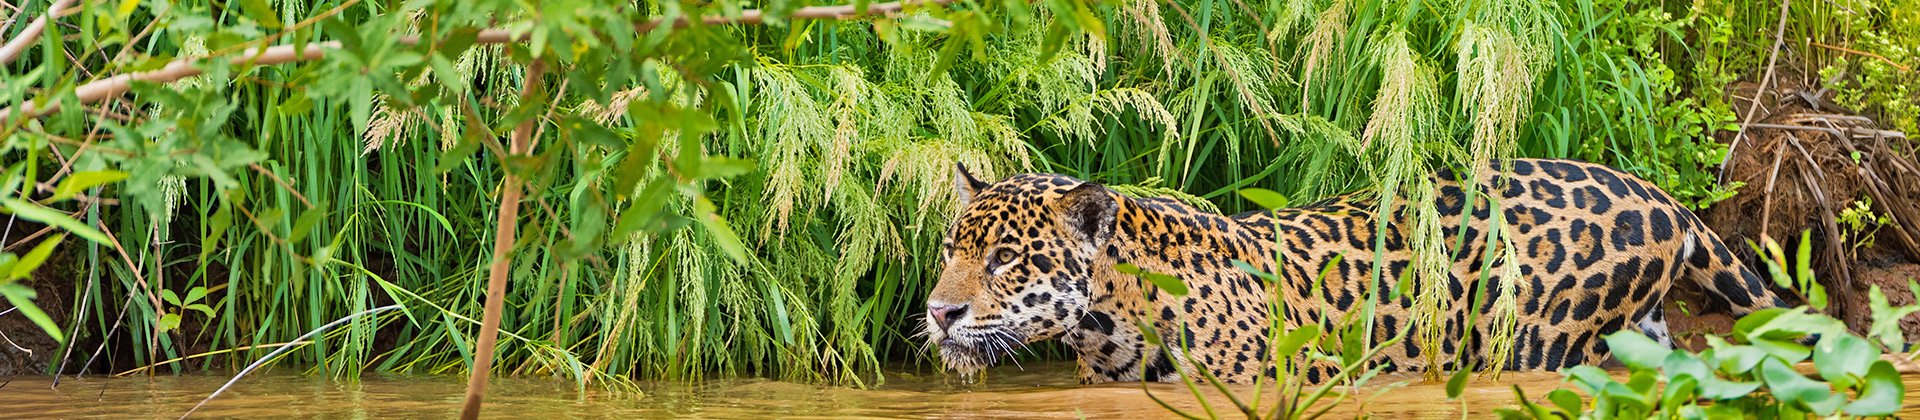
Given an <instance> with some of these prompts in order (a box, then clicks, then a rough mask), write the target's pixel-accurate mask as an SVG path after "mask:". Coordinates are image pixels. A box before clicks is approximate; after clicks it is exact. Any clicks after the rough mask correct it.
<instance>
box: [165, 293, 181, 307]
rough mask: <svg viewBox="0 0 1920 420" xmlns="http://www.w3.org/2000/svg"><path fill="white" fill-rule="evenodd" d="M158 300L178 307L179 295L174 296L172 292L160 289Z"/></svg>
mask: <svg viewBox="0 0 1920 420" xmlns="http://www.w3.org/2000/svg"><path fill="white" fill-rule="evenodd" d="M160 300H163V301H166V302H167V304H170V305H173V306H180V295H176V294H174V293H173V291H172V290H166V289H160Z"/></svg>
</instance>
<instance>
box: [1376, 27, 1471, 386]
mask: <svg viewBox="0 0 1920 420" xmlns="http://www.w3.org/2000/svg"><path fill="white" fill-rule="evenodd" d="M1407 36H1408V35H1407V33H1406V32H1405V30H1404V29H1394V30H1390V31H1387V32H1383V33H1381V34H1380V35H1378V38H1376V39H1374V40H1373V41H1374V42H1373V43H1372V47H1371V48H1370V50H1369V51H1368V55H1369V56H1370V57H1372V59H1373V60H1374V62H1375V63H1376V65H1377V66H1378V67H1379V69H1380V78H1381V81H1380V90H1379V92H1378V93H1376V96H1375V97H1374V111H1373V116H1372V118H1370V119H1369V120H1368V121H1367V128H1366V130H1365V132H1364V133H1363V134H1362V136H1361V138H1362V141H1361V144H1362V147H1363V148H1366V149H1367V150H1372V151H1374V152H1373V153H1374V154H1375V155H1376V159H1377V161H1378V162H1379V166H1380V168H1381V170H1380V171H1379V172H1378V174H1379V175H1378V176H1377V178H1376V185H1379V186H1380V189H1379V192H1380V203H1379V210H1377V214H1381V215H1391V214H1395V213H1394V212H1395V211H1404V213H1401V214H1403V215H1404V216H1403V217H1402V218H1400V219H1401V220H1402V221H1401V223H1404V224H1406V227H1405V228H1404V229H1406V231H1407V232H1408V233H1407V239H1408V250H1409V251H1410V252H1411V253H1412V256H1411V257H1412V260H1413V263H1412V264H1413V267H1412V269H1413V276H1414V280H1415V283H1417V284H1421V285H1422V287H1421V290H1419V291H1418V295H1417V296H1416V297H1415V299H1414V307H1413V308H1412V312H1413V320H1412V322H1414V323H1415V324H1416V326H1415V330H1416V332H1417V334H1416V338H1417V339H1418V340H1419V342H1420V344H1421V345H1422V346H1424V347H1425V348H1430V349H1439V348H1442V346H1441V343H1442V342H1443V334H1445V330H1446V329H1445V328H1444V323H1445V322H1446V320H1447V317H1446V313H1447V312H1446V311H1447V309H1448V306H1449V305H1450V303H1451V302H1448V301H1447V299H1448V291H1447V280H1448V277H1447V270H1448V268H1449V267H1448V266H1449V264H1450V263H1451V261H1450V260H1451V258H1448V257H1449V255H1448V254H1447V252H1446V244H1445V243H1444V239H1443V238H1442V237H1441V236H1442V235H1441V229H1440V223H1442V221H1441V220H1440V216H1439V211H1438V210H1437V209H1435V208H1434V207H1433V198H1434V191H1433V189H1434V186H1433V179H1432V178H1431V177H1429V175H1430V174H1432V173H1433V171H1432V170H1431V168H1429V167H1428V166H1427V162H1426V156H1425V155H1424V154H1423V153H1421V150H1422V149H1423V148H1424V147H1423V144H1424V143H1426V142H1430V141H1432V140H1434V139H1435V138H1438V137H1439V136H1440V135H1441V134H1440V133H1436V130H1434V128H1433V127H1434V126H1436V125H1438V124H1439V122H1440V120H1441V118H1443V117H1442V114H1441V111H1440V105H1439V92H1438V87H1437V82H1436V81H1435V78H1434V74H1433V69H1432V68H1431V67H1428V66H1426V65H1424V64H1422V63H1420V61H1419V60H1420V56H1419V55H1417V54H1416V53H1415V52H1414V51H1413V49H1412V47H1410V46H1409V45H1408V44H1407ZM1400 197H1404V198H1405V199H1406V204H1405V207H1404V209H1403V208H1402V207H1401V206H1400V205H1399V204H1398V203H1396V198H1400ZM1381 220H1382V223H1386V220H1387V218H1384V217H1383V218H1382V219H1381ZM1376 265H1377V264H1376ZM1439 353H1441V352H1438V351H1432V352H1424V356H1425V357H1427V360H1428V366H1440V363H1437V360H1438V358H1439ZM1427 374H1428V375H1429V376H1430V377H1433V378H1438V375H1439V372H1438V371H1437V370H1431V369H1430V370H1428V372H1427Z"/></svg>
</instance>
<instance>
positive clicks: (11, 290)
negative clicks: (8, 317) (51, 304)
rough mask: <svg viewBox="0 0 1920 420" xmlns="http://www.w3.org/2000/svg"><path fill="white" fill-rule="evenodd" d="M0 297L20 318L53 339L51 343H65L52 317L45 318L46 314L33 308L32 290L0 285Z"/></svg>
mask: <svg viewBox="0 0 1920 420" xmlns="http://www.w3.org/2000/svg"><path fill="white" fill-rule="evenodd" d="M0 296H5V297H6V298H7V302H8V303H12V304H13V307H14V308H17V309H18V310H19V312H20V315H21V316H25V317H27V319H28V320H31V321H33V324H34V325H38V326H40V330H41V331H45V332H46V333H47V336H49V337H53V341H57V342H60V343H66V342H67V336H66V335H65V334H61V333H60V326H59V325H56V324H54V323H53V317H49V316H47V313H46V312H41V311H40V307H38V306H33V297H34V292H33V288H30V287H27V285H25V284H20V283H7V284H0Z"/></svg>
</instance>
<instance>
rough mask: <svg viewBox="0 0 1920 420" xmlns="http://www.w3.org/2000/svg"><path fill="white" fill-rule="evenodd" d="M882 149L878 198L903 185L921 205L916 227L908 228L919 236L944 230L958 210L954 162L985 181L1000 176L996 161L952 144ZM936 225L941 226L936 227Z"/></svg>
mask: <svg viewBox="0 0 1920 420" xmlns="http://www.w3.org/2000/svg"><path fill="white" fill-rule="evenodd" d="M879 147H882V148H883V150H882V151H881V152H880V153H882V156H883V157H884V160H883V161H882V162H881V164H880V173H879V176H878V178H876V181H875V183H874V188H875V191H876V195H885V194H887V193H888V190H889V186H890V185H893V184H903V185H904V186H903V187H902V188H904V189H905V190H904V191H905V192H906V193H907V194H909V195H908V198H909V199H910V200H912V199H917V201H918V202H919V203H920V204H919V205H918V206H917V209H916V210H915V211H914V212H913V216H912V220H913V223H911V224H910V225H909V226H908V227H909V228H910V229H912V230H913V231H914V232H915V233H916V234H918V233H919V232H926V231H931V232H940V231H942V230H944V229H945V228H946V222H947V220H946V219H947V217H948V215H951V214H953V212H954V211H955V210H956V207H958V204H959V197H958V196H956V195H954V192H953V167H954V163H955V162H958V163H964V164H966V165H967V168H970V169H972V170H974V171H977V172H975V173H974V175H975V176H978V177H981V178H982V179H999V177H1000V176H1001V175H1000V172H999V171H998V170H996V169H994V168H996V167H997V165H994V159H993V158H991V157H990V156H988V155H987V154H986V153H984V152H981V151H980V150H978V149H975V148H971V147H966V146H964V145H961V144H958V143H955V142H953V141H950V140H943V139H920V140H918V141H911V140H909V141H893V142H886V143H883V144H880V145H879ZM908 202H914V201H908ZM936 224H937V225H938V226H934V225H936ZM929 228H931V230H929Z"/></svg>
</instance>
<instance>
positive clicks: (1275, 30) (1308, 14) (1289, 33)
mask: <svg viewBox="0 0 1920 420" xmlns="http://www.w3.org/2000/svg"><path fill="white" fill-rule="evenodd" d="M1313 8H1314V2H1313V0H1284V1H1282V2H1280V4H1278V5H1274V4H1271V3H1269V6H1268V10H1269V11H1271V12H1273V13H1274V14H1273V15H1272V16H1270V17H1269V18H1270V19H1272V21H1271V22H1268V23H1267V26H1268V29H1267V41H1268V42H1274V41H1279V40H1282V39H1287V38H1291V37H1293V36H1294V32H1295V31H1297V30H1299V29H1300V24H1302V23H1308V22H1309V21H1311V20H1313V19H1314V10H1313Z"/></svg>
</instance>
